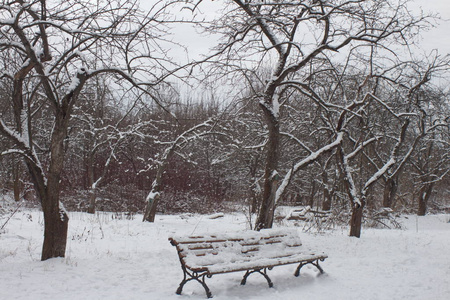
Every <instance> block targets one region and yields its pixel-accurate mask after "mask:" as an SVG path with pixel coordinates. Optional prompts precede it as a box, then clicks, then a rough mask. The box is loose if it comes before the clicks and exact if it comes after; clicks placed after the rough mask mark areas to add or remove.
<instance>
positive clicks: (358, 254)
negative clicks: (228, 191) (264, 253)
mask: <svg viewBox="0 0 450 300" xmlns="http://www.w3.org/2000/svg"><path fill="white" fill-rule="evenodd" d="M2 204H3V203H2V200H0V205H2ZM7 217H8V215H7V214H4V215H0V225H3V224H4V222H5V221H6V218H7ZM69 217H70V221H69V233H68V244H67V252H66V258H58V259H51V260H47V261H44V262H41V261H39V259H40V254H41V247H42V240H43V217H42V213H41V212H37V211H29V210H24V211H20V212H18V213H16V214H15V215H14V216H13V217H12V218H11V219H10V220H9V222H8V223H7V224H6V226H5V227H4V229H3V230H2V231H1V232H0V282H1V285H0V299H30V298H33V299H38V300H39V299H146V300H147V299H169V300H171V299H173V300H183V299H206V296H205V292H204V290H203V288H202V287H201V285H200V284H198V283H196V282H189V283H188V284H186V285H185V287H184V289H183V293H182V295H180V296H179V295H176V294H175V290H176V289H177V287H178V284H179V283H180V281H181V280H182V278H183V276H182V271H181V268H180V263H179V260H178V256H177V252H176V248H175V247H173V246H171V245H170V243H169V241H168V237H169V236H174V235H181V236H184V235H201V234H208V233H213V232H228V233H229V234H232V233H233V232H236V231H240V230H245V229H247V228H248V222H247V219H246V217H245V216H244V215H243V214H225V215H224V217H223V218H219V219H208V218H204V217H203V216H199V215H189V216H186V215H184V216H178V215H174V216H157V218H156V222H155V223H144V222H141V220H142V216H139V215H137V216H134V219H132V220H128V219H126V216H125V214H123V215H121V214H119V215H117V214H113V213H98V214H96V215H89V214H85V213H73V212H70V213H69ZM449 219H450V215H428V216H424V217H416V216H403V217H402V223H403V227H404V228H405V229H403V230H387V229H368V228H364V229H363V231H362V237H361V238H360V239H357V238H350V237H348V232H347V231H348V228H343V229H335V230H334V231H329V232H327V233H325V234H321V235H317V234H316V235H314V234H310V233H308V234H306V233H302V232H300V230H298V231H299V233H300V238H301V240H302V244H303V245H304V246H306V245H307V246H308V247H311V248H314V249H318V250H320V251H323V252H325V253H326V254H328V256H329V257H328V259H326V260H325V261H324V262H323V263H321V266H322V267H323V269H324V271H325V274H324V275H321V276H318V274H319V272H318V270H317V269H316V268H315V267H314V266H311V265H307V266H305V267H304V268H303V269H302V272H301V275H300V277H298V278H297V277H294V276H293V273H294V271H295V267H296V265H287V266H279V267H275V268H274V269H273V270H270V271H268V274H269V276H270V277H271V279H272V281H273V283H274V288H268V286H267V282H266V281H265V279H264V278H263V277H262V276H260V275H259V274H254V275H252V276H250V277H249V278H248V281H247V285H245V286H241V285H240V280H241V279H242V276H243V275H244V272H242V274H241V273H229V274H220V275H215V276H213V277H212V278H207V279H206V282H207V284H208V286H209V287H210V289H211V291H212V293H213V296H214V299H217V300H224V299H227V300H244V299H246V300H247V299H253V300H256V299H262V300H269V299H270V300H276V299H284V300H297V299H300V298H301V299H319V300H320V299H350V300H351V299H408V300H409V299H434V300H440V299H442V300H444V299H449V298H450V259H449V254H448V249H449V246H450V223H449ZM282 225H283V226H282ZM287 226H289V227H292V226H293V225H292V223H288V222H285V223H282V224H278V225H277V228H280V229H283V228H285V227H287ZM299 228H301V227H299Z"/></svg>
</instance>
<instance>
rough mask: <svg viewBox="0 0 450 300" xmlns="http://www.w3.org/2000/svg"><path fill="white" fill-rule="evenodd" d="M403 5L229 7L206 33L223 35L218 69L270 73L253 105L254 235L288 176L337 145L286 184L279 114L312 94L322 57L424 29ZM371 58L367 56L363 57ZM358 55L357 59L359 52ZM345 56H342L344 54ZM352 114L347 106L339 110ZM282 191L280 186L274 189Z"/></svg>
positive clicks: (268, 222)
mask: <svg viewBox="0 0 450 300" xmlns="http://www.w3.org/2000/svg"><path fill="white" fill-rule="evenodd" d="M423 20H424V18H423V17H418V18H415V17H413V16H412V14H411V12H410V11H409V10H408V8H407V6H406V3H405V1H402V2H397V1H388V0H383V1H301V2H295V1H292V2H291V1H243V0H233V1H229V2H226V7H225V13H224V14H223V15H221V16H220V19H218V20H214V22H213V24H211V25H210V26H209V27H208V28H207V30H209V31H212V32H215V33H220V34H222V35H223V40H222V43H221V44H219V45H218V46H217V48H218V55H219V57H220V58H221V59H220V61H219V66H220V67H221V68H228V70H239V71H241V72H242V73H243V74H244V75H247V74H248V72H249V71H250V69H253V68H257V67H258V66H261V65H264V66H265V67H267V66H270V67H269V68H270V70H271V74H270V76H268V77H267V78H263V79H262V80H261V82H262V85H263V89H262V91H261V92H258V93H257V94H256V95H255V97H254V101H256V102H258V103H259V105H260V108H261V110H262V113H263V115H264V117H265V120H266V126H267V131H268V140H267V143H266V159H265V175H264V184H263V192H262V204H261V208H260V211H259V215H258V220H257V223H256V226H255V228H256V229H258V230H259V229H261V228H267V227H271V226H272V222H273V212H274V208H275V205H276V203H277V201H278V199H280V197H282V195H283V193H284V191H285V187H286V185H287V184H288V183H289V182H290V181H291V177H292V176H293V175H294V174H295V173H296V172H297V171H298V170H299V169H301V168H304V167H305V166H306V165H309V164H310V163H311V162H313V161H314V160H316V159H317V157H319V156H320V155H322V154H323V153H326V152H329V151H330V150H331V149H332V148H333V147H336V146H337V145H338V144H339V143H340V142H341V140H342V138H343V136H342V133H340V134H338V135H336V136H334V138H332V139H331V141H330V140H329V141H328V142H329V144H327V145H322V146H320V147H318V150H315V151H314V150H311V151H310V155H308V157H307V158H304V159H302V160H300V161H298V162H297V163H295V164H294V167H293V168H292V170H291V171H289V172H288V173H286V175H285V176H284V177H282V175H281V174H280V172H279V171H280V170H279V167H280V165H279V161H280V155H281V149H280V136H281V135H280V127H281V123H280V107H281V106H282V105H283V99H285V98H286V97H288V96H289V95H291V92H292V91H293V90H294V91H298V92H299V93H307V94H311V95H312V94H314V93H317V92H315V91H314V90H311V87H310V86H309V85H308V78H311V76H312V74H313V73H318V72H320V69H321V67H322V66H323V67H327V68H328V66H327V65H326V64H321V63H320V61H321V60H323V59H324V56H325V55H327V54H328V55H331V54H332V53H336V52H339V53H341V55H342V54H343V53H345V52H347V53H348V52H349V51H350V49H352V47H356V45H360V46H361V45H370V46H371V47H376V46H379V47H380V48H382V47H384V46H388V44H387V43H386V45H385V44H383V43H384V41H388V40H389V42H392V41H394V39H397V38H399V39H400V40H402V42H407V39H408V38H409V33H408V32H409V30H411V29H415V28H418V27H420V26H422V25H423V24H422V21H423ZM368 52H370V51H368ZM361 53H362V52H361ZM344 57H345V55H344ZM345 107H347V108H349V107H350V109H352V107H351V105H350V106H348V105H344V106H343V107H342V108H345ZM279 184H280V186H279Z"/></svg>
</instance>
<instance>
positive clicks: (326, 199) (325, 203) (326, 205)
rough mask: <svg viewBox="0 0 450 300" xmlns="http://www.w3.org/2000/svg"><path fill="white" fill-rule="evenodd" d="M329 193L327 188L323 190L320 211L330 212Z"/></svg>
mask: <svg viewBox="0 0 450 300" xmlns="http://www.w3.org/2000/svg"><path fill="white" fill-rule="evenodd" d="M331 198H332V196H331V193H330V191H329V190H328V189H327V188H324V189H323V202H322V210H323V211H330V210H331Z"/></svg>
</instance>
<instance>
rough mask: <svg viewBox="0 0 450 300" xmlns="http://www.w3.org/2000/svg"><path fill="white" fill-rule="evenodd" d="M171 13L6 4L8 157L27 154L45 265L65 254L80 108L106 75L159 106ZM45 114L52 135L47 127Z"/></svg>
mask: <svg viewBox="0 0 450 300" xmlns="http://www.w3.org/2000/svg"><path fill="white" fill-rule="evenodd" d="M165 7H166V6H165V5H164V4H163V3H156V4H154V6H153V7H152V9H151V10H150V11H149V12H147V13H143V12H142V11H140V10H139V8H138V7H137V4H136V2H134V1H128V0H124V1H121V0H118V1H112V2H111V1H108V2H101V1H98V2H97V1H72V0H69V1H64V2H47V1H45V0H39V1H31V2H26V1H22V0H19V1H2V3H1V4H0V29H1V35H0V49H1V55H2V58H3V59H4V60H5V61H8V62H10V64H8V65H7V66H6V68H5V71H4V72H3V73H2V75H1V78H2V81H8V82H9V83H8V84H10V86H11V87H12V90H13V92H12V95H11V98H10V101H9V103H10V105H11V107H12V108H13V112H14V118H13V119H12V120H11V119H10V120H7V119H4V118H3V116H2V119H1V122H0V133H1V134H2V135H3V136H4V137H6V138H8V139H9V140H10V141H11V142H12V143H13V144H14V147H12V148H11V149H10V150H8V151H6V152H4V154H5V153H11V154H12V153H14V154H18V155H20V156H22V158H23V159H24V161H25V163H26V165H27V168H28V171H29V173H30V174H31V178H32V181H33V184H34V188H35V190H36V193H37V195H38V198H39V200H40V201H41V205H42V210H43V212H44V220H45V232H44V244H43V250H42V260H46V259H48V258H52V257H61V256H64V255H65V249H66V238H67V229H68V221H69V219H68V215H67V212H66V211H65V209H64V207H63V205H62V203H61V202H60V201H59V200H60V190H61V173H62V171H63V169H64V158H65V145H66V138H67V136H68V134H69V132H68V127H69V122H70V119H71V116H72V113H73V108H74V105H75V104H76V102H77V100H78V98H79V96H80V94H82V93H83V88H84V86H85V84H86V82H88V81H89V80H90V79H92V78H95V77H96V76H100V75H103V74H113V75H114V76H116V78H117V79H122V80H123V81H124V82H127V84H128V85H129V86H133V87H135V88H137V89H139V90H140V91H142V92H144V93H147V94H148V95H150V96H152V97H153V99H154V100H156V101H157V98H156V97H155V96H154V94H153V93H152V91H153V90H154V89H153V87H154V86H155V85H157V84H158V83H159V82H161V81H162V79H164V78H165V77H166V76H167V74H170V73H171V72H170V71H169V70H168V68H169V67H171V64H170V60H169V59H167V58H166V56H165V53H163V52H162V51H160V50H161V49H160V48H158V43H160V42H161V41H162V40H163V38H162V37H161V33H163V32H165V28H164V27H161V26H162V22H163V21H164V20H165V19H164V18H165V17H164V16H165ZM172 66H173V65H172ZM161 67H162V71H161ZM142 72H146V73H145V74H144V73H142ZM135 78H146V81H145V82H144V81H141V80H138V79H135ZM44 110H45V112H48V114H45V113H44V114H42V112H43V111H44ZM42 116H43V117H47V121H48V123H49V124H50V126H48V127H47V128H49V129H50V130H48V131H46V130H45V129H44V128H42V127H41V126H42V124H40V122H39V119H38V118H39V117H42ZM39 135H47V136H46V141H47V142H48V144H47V145H40V144H39V140H38V139H37V137H38V136H39Z"/></svg>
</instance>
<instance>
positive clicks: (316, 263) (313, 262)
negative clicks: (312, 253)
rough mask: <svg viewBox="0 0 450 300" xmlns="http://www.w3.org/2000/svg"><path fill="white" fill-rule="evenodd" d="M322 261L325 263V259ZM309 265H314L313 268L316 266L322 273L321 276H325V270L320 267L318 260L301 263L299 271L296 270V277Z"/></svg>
mask: <svg viewBox="0 0 450 300" xmlns="http://www.w3.org/2000/svg"><path fill="white" fill-rule="evenodd" d="M321 261H324V259H321ZM307 264H312V265H313V266H315V267H316V268H317V269H318V270H319V271H320V274H323V269H322V267H321V266H320V265H319V260H318V259H317V260H313V261H307V262H301V263H300V264H299V265H298V267H297V269H296V270H295V273H294V276H295V277H298V276H300V269H301V268H302V267H303V266H304V265H307Z"/></svg>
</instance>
